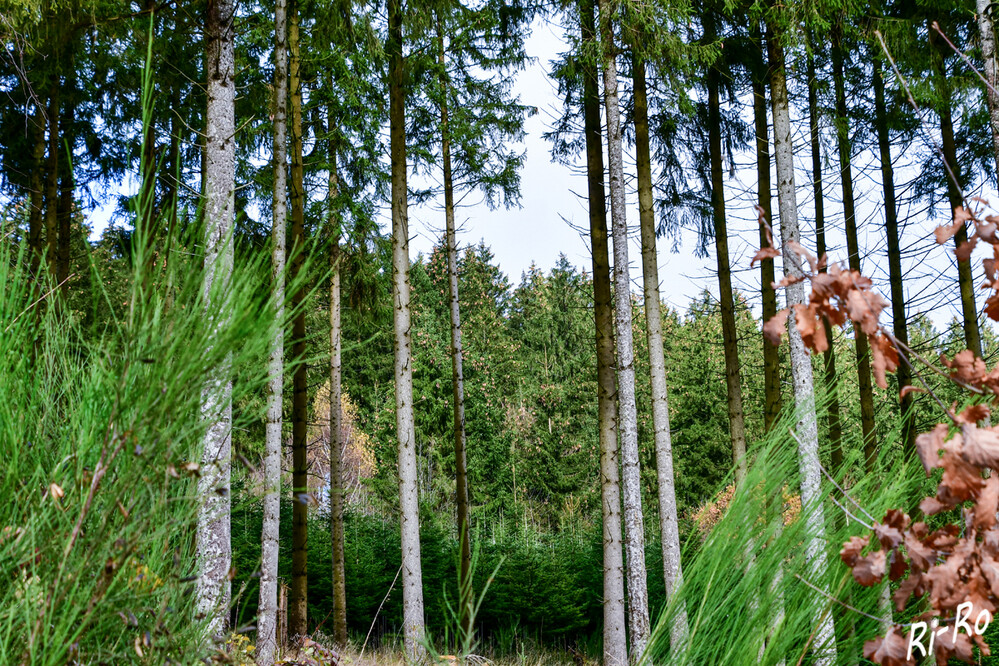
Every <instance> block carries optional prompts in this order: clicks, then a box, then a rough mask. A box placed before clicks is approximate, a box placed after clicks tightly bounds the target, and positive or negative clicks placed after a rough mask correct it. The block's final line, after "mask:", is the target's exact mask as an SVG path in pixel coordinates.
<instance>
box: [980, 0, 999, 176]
mask: <svg viewBox="0 0 999 666" xmlns="http://www.w3.org/2000/svg"><path fill="white" fill-rule="evenodd" d="M975 9H976V12H977V14H978V17H977V18H978V34H979V38H980V43H981V45H982V60H984V61H985V66H984V67H983V70H984V71H983V72H982V73H983V74H984V75H985V80H986V81H987V82H988V85H987V86H986V89H985V100H986V102H987V103H988V107H989V125H990V126H991V128H992V150H993V151H994V152H995V157H996V165H997V166H999V88H997V87H996V86H997V85H999V63H997V61H996V35H995V25H994V24H993V22H992V13H993V11H994V10H993V8H992V2H991V1H990V0H975Z"/></svg>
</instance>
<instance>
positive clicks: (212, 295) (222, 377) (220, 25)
mask: <svg viewBox="0 0 999 666" xmlns="http://www.w3.org/2000/svg"><path fill="white" fill-rule="evenodd" d="M234 16H235V9H234V5H233V3H232V0H209V2H208V5H207V8H206V16H205V47H206V51H207V53H206V55H207V57H206V60H205V63H206V67H207V72H206V79H207V90H208V103H207V108H206V111H205V119H206V128H205V172H204V179H203V180H204V183H205V275H204V284H203V290H204V297H205V300H206V302H207V303H209V304H211V305H209V307H210V308H211V309H212V310H216V306H215V305H214V303H213V301H214V302H215V303H217V301H215V299H223V302H224V300H225V299H227V298H228V296H227V294H228V290H229V285H230V283H231V281H232V269H233V249H232V230H233V213H234V204H235V197H234V193H235V183H236V142H235V138H234V135H235V132H236V111H235V102H236V85H235V49H234V44H235V40H234V32H233V19H234ZM223 311H224V310H223ZM228 323H229V322H228V317H223V318H222V319H220V320H218V321H216V322H214V324H215V326H216V327H217V328H219V329H221V328H223V327H225V326H228ZM230 371H231V368H230V367H229V363H228V362H226V363H224V364H223V366H222V367H221V368H218V369H216V371H215V373H214V374H213V375H212V376H211V377H209V378H208V379H207V381H206V383H205V386H204V388H203V389H202V394H201V417H202V419H204V420H205V421H207V426H208V427H207V432H206V433H205V439H204V443H203V444H204V446H203V451H202V456H201V478H200V479H199V480H198V493H199V496H200V497H201V498H202V501H203V504H202V506H201V511H200V515H199V516H198V527H197V552H198V560H199V565H200V575H199V577H198V581H197V589H196V609H197V612H198V614H199V615H204V616H205V617H207V618H208V624H207V627H206V630H207V634H208V636H209V637H210V638H211V639H212V640H213V641H215V642H216V643H217V642H219V641H221V640H224V638H225V636H224V634H225V630H226V625H227V624H228V622H227V620H228V611H229V601H230V597H231V590H230V583H229V568H230V566H231V562H232V549H231V545H230V542H229V521H230V494H229V476H230V469H231V459H230V458H231V447H232V379H231V377H230Z"/></svg>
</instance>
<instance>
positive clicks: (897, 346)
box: [881, 327, 957, 422]
mask: <svg viewBox="0 0 999 666" xmlns="http://www.w3.org/2000/svg"><path fill="white" fill-rule="evenodd" d="M881 332H882V333H884V334H885V335H887V336H888V339H889V340H891V343H892V344H893V345H895V349H897V350H898V356H899V358H900V359H902V362H903V363H905V364H906V365H907V366H909V369H910V370H912V372H913V374H915V375H916V377H917V378H918V379H919V381H920V382H922V384H923V387H924V388H925V389H926V390H927V392H928V393H929V394H930V395H931V396H933V399H934V400H936V401H937V404H938V405H940V409H942V410H943V411H944V413H945V414H947V417H948V418H949V419H950V420H951V421H954V422H956V421H957V416H955V415H954V413H953V412H952V411H950V409H949V408H948V407H947V405H945V404H944V403H943V401H942V400H941V399H940V396H938V395H937V394H936V393H934V392H933V389H931V388H930V385H929V384H927V383H926V379H925V378H924V377H923V374H922V373H921V372H919V370H917V369H916V366H914V365H913V364H912V362H911V361H909V359H908V358H907V357H906V356H905V353H904V352H903V351H902V347H903V346H905V347H906V348H908V345H902V343H901V342H899V341H898V338H896V337H895V336H894V335H892V334H891V332H890V331H888V329H886V328H884V327H882V328H881ZM910 351H911V350H910ZM924 363H925V361H924ZM927 365H929V364H927ZM930 367H932V366H930Z"/></svg>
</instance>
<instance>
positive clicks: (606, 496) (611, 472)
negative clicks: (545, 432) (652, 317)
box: [579, 0, 662, 666]
mask: <svg viewBox="0 0 999 666" xmlns="http://www.w3.org/2000/svg"><path fill="white" fill-rule="evenodd" d="M579 14H580V28H581V34H582V37H583V42H584V44H586V45H589V46H595V45H596V39H597V37H596V21H595V18H594V0H580V2H579ZM583 123H584V129H585V135H586V184H587V195H588V201H589V217H590V246H591V250H590V252H591V254H592V259H593V320H594V327H595V344H596V351H597V423H598V432H599V440H600V493H601V506H602V509H601V511H602V517H603V542H604V543H603V569H604V571H603V580H604V586H603V609H604V614H603V663H604V666H625V664H627V663H628V640H627V634H626V629H625V619H624V605H625V604H624V553H623V550H622V544H621V485H620V483H621V482H620V471H619V469H620V461H619V458H618V444H617V405H616V404H615V401H614V396H615V394H616V392H617V390H616V386H615V376H614V309H613V305H612V303H611V280H610V257H609V256H608V250H607V201H606V198H605V197H606V195H605V192H604V155H603V146H602V143H603V141H602V135H601V132H602V128H601V123H600V88H599V83H598V79H597V67H596V63H595V62H593V61H592V60H588V59H585V58H584V59H583ZM660 472H662V468H660Z"/></svg>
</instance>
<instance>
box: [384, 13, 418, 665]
mask: <svg viewBox="0 0 999 666" xmlns="http://www.w3.org/2000/svg"><path fill="white" fill-rule="evenodd" d="M387 6H388V40H387V43H386V45H385V50H386V52H387V55H388V59H389V144H390V153H391V162H392V296H393V298H392V300H393V313H394V317H393V320H394V321H393V327H394V332H395V424H396V436H397V437H398V440H399V452H398V455H399V505H400V509H401V511H400V514H399V519H400V524H401V530H400V531H401V535H402V622H403V634H404V636H405V642H406V655H407V656H408V658H410V659H413V660H416V661H419V660H422V659H423V657H424V656H425V654H426V650H425V649H424V647H423V644H422V643H421V641H422V639H423V633H424V619H423V571H422V568H421V566H422V565H421V562H420V508H419V487H418V480H417V458H416V428H415V424H414V421H413V347H412V340H411V328H412V324H411V313H410V305H409V292H410V287H409V204H408V200H407V194H408V193H407V185H406V176H407V173H406V169H407V164H406V98H405V90H404V88H403V83H404V79H405V61H404V59H403V53H402V39H403V37H402V19H403V17H402V0H387Z"/></svg>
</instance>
